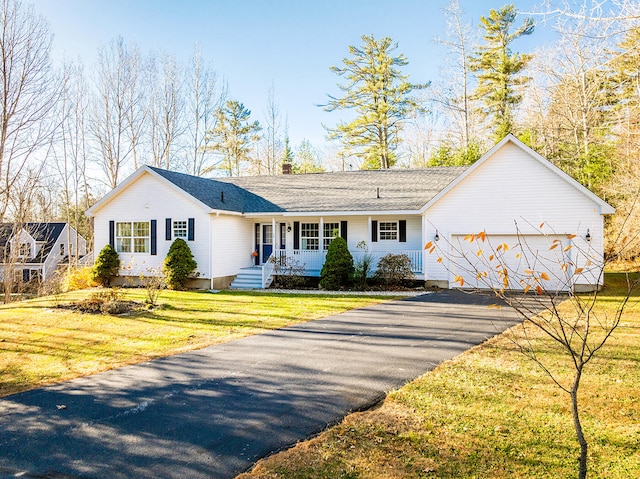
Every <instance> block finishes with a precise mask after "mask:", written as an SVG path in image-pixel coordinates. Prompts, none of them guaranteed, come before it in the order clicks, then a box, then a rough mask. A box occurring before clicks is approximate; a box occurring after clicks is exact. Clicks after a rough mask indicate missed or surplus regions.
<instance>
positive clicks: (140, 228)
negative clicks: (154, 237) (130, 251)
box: [133, 221, 149, 236]
mask: <svg viewBox="0 0 640 479" xmlns="http://www.w3.org/2000/svg"><path fill="white" fill-rule="evenodd" d="M133 236H149V222H147V221H144V222H143V221H136V222H135V223H133Z"/></svg>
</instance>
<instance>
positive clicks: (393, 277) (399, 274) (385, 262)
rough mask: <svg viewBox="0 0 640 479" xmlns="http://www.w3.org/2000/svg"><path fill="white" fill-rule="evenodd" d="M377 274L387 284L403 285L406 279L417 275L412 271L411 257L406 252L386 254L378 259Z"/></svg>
mask: <svg viewBox="0 0 640 479" xmlns="http://www.w3.org/2000/svg"><path fill="white" fill-rule="evenodd" d="M375 276H376V278H377V279H379V280H380V281H381V282H382V283H383V284H385V285H386V286H402V284H403V283H404V282H405V281H406V280H410V279H414V277H415V276H414V274H413V271H411V258H409V257H408V256H407V255H406V254H393V253H389V254H386V255H384V256H383V257H382V258H380V261H378V269H377V270H376V275H375Z"/></svg>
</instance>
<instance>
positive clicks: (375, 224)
mask: <svg viewBox="0 0 640 479" xmlns="http://www.w3.org/2000/svg"><path fill="white" fill-rule="evenodd" d="M371 242H372V243H377V242H378V222H377V221H376V220H373V221H372V222H371Z"/></svg>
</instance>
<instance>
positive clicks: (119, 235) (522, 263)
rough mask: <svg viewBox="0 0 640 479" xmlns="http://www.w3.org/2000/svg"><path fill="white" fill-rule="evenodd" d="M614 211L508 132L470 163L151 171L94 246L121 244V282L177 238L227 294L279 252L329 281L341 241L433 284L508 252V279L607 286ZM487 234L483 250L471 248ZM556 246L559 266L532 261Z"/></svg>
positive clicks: (116, 194)
mask: <svg viewBox="0 0 640 479" xmlns="http://www.w3.org/2000/svg"><path fill="white" fill-rule="evenodd" d="M613 212H614V210H613V208H612V207H611V206H610V205H608V204H607V203H605V202H604V201H603V200H601V199H600V198H598V197H597V196H595V195H594V194H593V193H591V192H590V191H589V190H587V189H586V188H584V187H583V186H582V185H580V184H579V183H577V182H576V181H575V180H573V179H572V178H570V177H569V176H568V175H566V174H565V173H563V172H562V171H561V170H559V169H558V168H556V167H555V166H553V165H552V164H551V163H550V162H549V161H547V160H546V159H545V158H543V157H541V156H540V155H539V154H537V153H536V152H534V151H533V150H531V149H530V148H528V147H527V146H526V145H524V144H523V143H522V142H520V141H519V140H518V139H516V138H515V137H514V136H512V135H509V136H507V137H506V138H504V139H503V140H502V141H501V142H500V143H498V144H497V145H496V146H494V148H492V149H491V151H489V152H488V153H487V154H486V155H484V156H483V157H482V158H481V159H480V160H478V161H477V162H476V163H475V164H473V165H472V166H470V167H436V168H425V169H391V170H376V171H352V172H337V173H315V174H307V175H278V176H258V177H241V178H215V179H206V178H199V177H194V176H190V175H185V174H182V173H176V172H171V171H167V170H162V169H159V168H154V167H149V166H143V167H141V168H139V169H138V170H137V171H136V172H135V173H133V174H132V175H131V176H130V177H129V178H127V179H126V180H125V181H123V182H122V183H121V184H120V185H118V186H117V187H116V188H115V189H114V190H112V191H111V192H110V193H108V194H107V195H106V196H105V197H104V198H102V199H101V200H100V201H99V202H98V203H96V204H95V205H94V206H93V207H91V208H90V209H89V210H88V212H87V213H88V215H90V216H92V217H94V231H95V238H94V245H95V248H96V251H99V250H100V249H101V248H102V247H103V246H104V245H106V244H109V243H111V244H112V245H113V246H114V247H115V248H116V250H117V251H118V253H119V255H120V260H121V264H122V269H121V271H120V274H121V275H122V276H127V275H130V276H138V275H140V274H152V273H153V271H155V270H157V269H159V268H161V267H162V263H163V260H164V258H165V256H166V254H167V252H168V249H169V246H170V244H171V242H172V241H173V240H174V239H175V238H183V239H184V240H185V241H187V243H188V244H189V246H190V247H191V250H192V252H193V254H194V257H195V259H196V261H197V263H198V268H197V273H198V277H199V280H198V281H199V283H200V286H203V287H211V288H221V287H227V286H229V285H230V284H231V282H232V281H233V280H234V279H235V278H236V276H238V275H239V274H240V273H241V271H242V272H243V273H249V272H251V271H253V272H254V273H257V274H258V278H259V282H258V285H262V286H264V285H267V284H269V280H270V277H271V275H272V274H273V271H272V269H273V268H272V266H271V264H270V262H269V261H268V259H269V257H271V256H272V255H273V256H275V257H277V258H282V257H288V258H290V259H295V260H296V261H297V262H298V263H299V264H300V265H303V266H304V268H305V274H307V275H310V276H317V275H319V273H320V270H321V267H322V264H323V262H324V258H325V256H326V249H327V247H328V245H329V243H330V242H331V239H332V238H333V237H334V235H336V234H339V235H340V236H342V237H343V238H345V239H346V240H347V244H348V246H349V249H350V251H351V252H352V254H353V255H354V258H356V259H357V258H358V257H361V256H362V255H363V254H365V249H364V248H363V246H366V252H368V254H371V255H372V256H373V257H374V259H375V260H377V259H379V258H380V257H382V256H383V255H385V254H387V253H405V254H407V255H408V256H409V257H410V258H411V261H412V269H413V271H414V273H415V276H416V278H417V279H420V280H424V281H425V284H426V285H427V286H439V287H460V286H464V287H467V286H476V285H478V286H482V284H480V283H478V282H477V281H478V279H477V277H478V275H477V274H476V273H475V272H472V271H470V268H469V265H470V264H473V263H476V262H477V261H479V259H482V258H483V255H486V257H487V258H489V257H491V256H490V253H491V251H494V252H495V249H496V248H497V249H498V256H499V257H500V259H501V261H502V262H503V263H504V265H505V271H506V269H509V270H512V271H523V270H525V269H542V268H543V267H544V268H547V269H548V272H547V274H548V275H549V277H550V279H549V280H545V281H550V283H549V284H548V286H549V287H550V288H554V287H557V288H559V289H568V288H572V287H581V288H588V287H593V286H594V285H595V284H597V283H598V282H599V280H598V279H596V278H594V277H592V276H591V275H590V273H589V258H591V259H593V260H596V262H597V261H598V260H601V259H602V255H603V247H604V246H603V245H604V238H603V236H604V232H603V221H604V215H607V214H612V213H613ZM479 232H483V234H485V235H486V242H485V243H484V244H483V245H478V244H476V243H469V242H468V241H465V239H464V238H465V236H466V235H468V234H470V233H479ZM554 242H557V243H558V244H557V245H556V246H554V244H555V243H554ZM428 243H431V246H432V247H433V246H435V250H436V251H434V252H431V251H430V249H431V248H429V249H425V245H426V244H428ZM503 243H505V244H509V245H511V246H512V248H511V249H510V250H509V253H508V254H503V253H501V248H502V247H501V246H499V245H501V244H503ZM516 245H519V246H516ZM513 246H515V247H513ZM569 246H570V247H569ZM550 248H551V249H550ZM481 249H482V250H483V251H482V252H480V250H481ZM547 251H553V261H554V265H549V264H542V263H541V262H540V261H539V260H537V259H536V260H532V259H531V256H532V255H534V256H536V257H541V256H543V255H542V252H547ZM558 251H561V252H562V253H561V255H560V256H558V254H557V252H558ZM460 253H462V254H464V255H465V262H461V261H459V259H458V260H457V259H456V257H457V256H459V254H460ZM494 256H495V255H494ZM487 261H489V260H487ZM254 265H255V267H254V268H252V266H254ZM247 268H252V269H251V270H249V269H247ZM549 268H550V269H549ZM578 268H584V271H583V270H582V269H580V270H578ZM576 271H583V272H582V273H581V274H574V273H575V272H576ZM461 278H463V279H464V281H461V280H460V279H461ZM456 279H457V280H458V281H456ZM503 279H504V278H502V279H500V281H502V280H503ZM490 280H491V281H493V280H492V279H491V278H490ZM236 284H237V283H236ZM508 286H509V288H512V289H522V288H523V287H525V286H524V284H522V283H516V282H513V283H510V284H509V285H508Z"/></svg>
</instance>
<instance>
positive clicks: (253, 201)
mask: <svg viewBox="0 0 640 479" xmlns="http://www.w3.org/2000/svg"><path fill="white" fill-rule="evenodd" d="M148 168H149V169H151V170H153V171H154V172H156V173H157V174H159V175H160V176H162V177H163V178H165V179H166V180H169V181H170V182H171V183H173V184H174V185H176V186H177V187H179V188H181V189H182V190H184V191H186V192H187V193H189V194H190V195H191V196H193V197H194V198H196V199H197V200H199V201H201V202H202V203H204V204H205V205H207V206H208V207H210V208H212V209H214V210H224V211H236V212H239V213H249V212H255V211H260V212H267V213H275V212H281V211H283V210H282V208H280V207H278V206H277V205H274V204H273V203H270V202H269V201H268V200H267V199H265V198H263V197H260V196H257V195H255V194H253V193H251V192H250V191H248V190H244V189H242V188H239V187H238V186H236V185H234V184H230V183H228V182H222V181H217V180H215V179H209V178H200V177H198V176H192V175H187V174H184V173H177V172H175V171H167V170H162V169H160V168H156V167H153V166H149V167H148Z"/></svg>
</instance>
